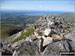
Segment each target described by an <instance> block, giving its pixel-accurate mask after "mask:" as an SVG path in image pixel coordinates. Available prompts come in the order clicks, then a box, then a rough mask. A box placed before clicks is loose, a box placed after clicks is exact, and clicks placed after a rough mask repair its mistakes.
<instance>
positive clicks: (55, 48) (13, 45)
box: [0, 15, 75, 56]
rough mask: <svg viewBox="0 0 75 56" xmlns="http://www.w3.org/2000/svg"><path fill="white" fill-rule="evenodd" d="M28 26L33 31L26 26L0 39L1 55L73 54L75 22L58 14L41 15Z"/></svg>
mask: <svg viewBox="0 0 75 56" xmlns="http://www.w3.org/2000/svg"><path fill="white" fill-rule="evenodd" d="M29 28H33V30H34V31H33V32H32V30H29V29H28V28H27V29H24V30H23V31H21V32H19V33H17V34H15V35H13V36H10V37H9V38H8V39H6V40H4V41H2V42H1V43H0V44H1V46H0V51H1V52H2V55H4V54H6V55H11V56H25V55H26V56H31V55H33V56H50V55H51V56H60V55H62V56H63V55H66V53H67V55H72V56H74V55H75V54H74V53H75V23H72V22H67V21H66V20H65V19H64V18H60V17H58V16H53V15H46V16H41V17H40V18H39V19H38V20H37V21H36V22H35V23H34V24H33V25H32V26H30V27H29ZM28 30H29V31H28ZM28 34H30V35H28Z"/></svg>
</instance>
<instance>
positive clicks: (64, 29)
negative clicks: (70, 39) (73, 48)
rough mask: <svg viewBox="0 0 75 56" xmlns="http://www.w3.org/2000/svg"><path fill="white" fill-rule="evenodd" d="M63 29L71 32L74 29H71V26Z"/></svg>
mask: <svg viewBox="0 0 75 56" xmlns="http://www.w3.org/2000/svg"><path fill="white" fill-rule="evenodd" d="M63 29H64V30H67V31H69V32H71V31H72V30H71V29H69V28H67V27H64V28H63Z"/></svg>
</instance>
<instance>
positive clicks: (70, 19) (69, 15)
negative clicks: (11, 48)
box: [57, 13, 75, 23]
mask: <svg viewBox="0 0 75 56" xmlns="http://www.w3.org/2000/svg"><path fill="white" fill-rule="evenodd" d="M57 16H58V17H60V18H63V19H65V20H66V21H68V22H74V23H75V14H73V13H65V14H61V15H57Z"/></svg>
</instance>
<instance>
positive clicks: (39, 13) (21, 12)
mask: <svg viewBox="0 0 75 56" xmlns="http://www.w3.org/2000/svg"><path fill="white" fill-rule="evenodd" d="M1 13H4V14H5V13H6V14H13V15H26V16H45V15H47V14H48V15H60V14H64V13H74V14H75V12H74V11H73V12H69V11H35V10H1Z"/></svg>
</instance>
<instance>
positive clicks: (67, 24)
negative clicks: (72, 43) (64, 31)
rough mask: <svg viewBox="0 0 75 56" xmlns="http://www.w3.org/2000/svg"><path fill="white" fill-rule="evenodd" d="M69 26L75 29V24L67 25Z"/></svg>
mask: <svg viewBox="0 0 75 56" xmlns="http://www.w3.org/2000/svg"><path fill="white" fill-rule="evenodd" d="M67 26H71V27H75V25H73V24H67Z"/></svg>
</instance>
